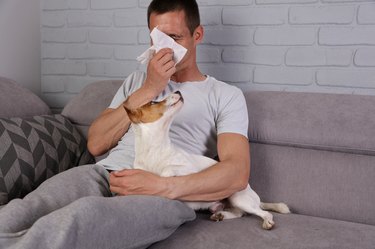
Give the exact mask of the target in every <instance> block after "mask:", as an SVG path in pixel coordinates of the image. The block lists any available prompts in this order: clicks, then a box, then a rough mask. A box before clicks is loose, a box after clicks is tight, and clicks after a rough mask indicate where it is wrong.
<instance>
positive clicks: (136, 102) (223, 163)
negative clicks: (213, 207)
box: [88, 1, 249, 201]
mask: <svg viewBox="0 0 375 249" xmlns="http://www.w3.org/2000/svg"><path fill="white" fill-rule="evenodd" d="M183 8H185V9H187V11H188V14H186V11H184V10H183ZM148 24H149V28H150V30H153V28H155V27H158V29H159V30H161V31H163V32H164V33H166V34H168V35H169V36H170V37H172V38H173V39H175V41H176V42H177V43H179V44H180V45H182V46H183V47H185V48H187V51H188V52H187V54H186V55H185V56H184V58H183V59H182V61H181V62H180V63H178V64H177V65H175V63H174V61H173V59H172V56H173V51H172V50H171V49H163V50H161V51H159V52H158V53H157V54H155V56H154V57H153V59H152V60H151V61H150V63H149V65H148V68H147V76H145V80H144V83H143V85H142V86H141V87H140V88H139V89H138V90H136V91H135V92H134V93H132V94H131V95H130V96H129V97H127V96H123V98H126V97H127V99H126V100H125V101H124V102H123V103H122V104H120V105H119V106H117V108H116V109H111V108H109V109H107V110H106V111H105V112H104V113H103V114H102V115H101V116H100V117H99V118H98V119H97V120H96V121H95V122H94V123H93V125H92V126H91V128H90V131H89V137H88V148H89V150H90V152H91V153H92V154H93V155H96V156H98V155H101V154H103V153H105V152H106V151H107V150H108V149H110V148H113V147H114V146H116V145H117V142H118V141H119V140H120V139H121V137H122V136H123V135H124V134H125V133H126V131H127V130H128V128H129V124H130V121H129V118H128V117H127V115H126V112H125V110H124V108H123V105H124V106H126V107H127V108H128V109H134V108H137V107H139V106H141V105H143V104H145V103H147V102H149V101H151V100H153V99H155V98H156V97H157V96H158V95H159V94H161V93H162V92H163V90H164V89H165V88H166V86H167V85H168V83H169V79H171V81H173V82H189V83H188V84H205V83H204V81H205V80H207V77H206V76H205V75H203V74H202V73H201V72H200V71H199V69H198V66H197V63H196V48H197V45H198V44H199V43H200V42H201V41H202V39H203V34H204V31H203V27H202V26H200V25H199V13H198V7H197V6H196V3H195V1H153V2H152V3H151V4H150V6H149V11H148ZM140 78H141V77H140ZM135 80H138V79H135ZM211 80H212V79H211ZM127 83H128V84H136V83H138V82H136V83H134V82H131V81H129V82H127ZM125 87H129V86H125ZM219 87H221V86H219ZM219 87H218V88H219ZM225 89H227V87H226V88H225ZM120 91H124V90H123V89H120ZM229 91H231V92H232V91H233V90H229ZM222 94H223V97H225V96H226V95H225V94H227V93H222ZM235 94H238V92H236V93H235ZM183 95H184V92H183ZM235 97H237V96H235ZM239 97H242V96H241V95H240V96H239ZM184 98H185V96H184ZM218 98H220V96H218ZM242 98H243V97H242ZM241 100H243V99H241ZM195 101H196V100H195ZM186 102H187V101H186ZM187 104H189V103H187ZM195 104H196V107H198V108H199V106H197V105H199V104H200V103H199V102H196V103H195ZM230 104H232V105H234V104H238V105H239V108H242V110H236V109H234V110H231V111H238V112H237V113H233V115H232V116H230V115H228V117H225V118H227V119H230V118H233V119H235V120H225V121H224V120H222V122H223V123H224V122H228V123H229V122H232V123H234V124H233V125H232V124H231V125H232V126H231V127H228V130H230V129H233V130H234V131H235V132H236V133H233V132H222V133H220V134H218V136H217V155H218V157H219V159H220V163H218V164H216V165H214V166H213V167H210V168H209V169H207V170H205V171H202V172H200V173H197V174H193V175H189V176H181V177H173V178H161V177H158V176H155V175H153V174H151V173H147V172H144V171H140V170H123V171H120V172H115V173H113V174H111V177H110V184H111V190H112V192H115V193H118V194H120V195H137V194H141V195H159V196H163V197H167V198H170V199H178V200H184V201H214V200H220V199H223V198H226V197H228V196H230V195H231V194H233V193H234V192H237V191H239V190H241V189H243V188H244V187H246V185H247V183H248V178H249V148H248V140H247V138H246V134H239V133H237V132H241V131H239V128H238V127H241V128H242V127H243V126H246V127H244V128H242V130H246V129H247V119H246V115H247V111H246V106H245V103H244V101H243V102H239V101H236V102H235V103H230ZM216 108H218V107H216ZM235 108H236V107H235ZM237 108H238V107H237ZM190 114H191V115H190V117H192V116H194V115H196V114H194V113H190ZM181 115H183V114H181ZM186 115H189V113H187V114H186ZM223 115H224V114H223ZM237 115H242V117H240V120H238V116H237ZM223 118H224V117H223ZM241 118H242V119H241ZM178 120H179V119H176V121H175V123H176V122H178ZM237 121H240V122H243V123H242V124H235V122H237ZM236 126H237V127H236ZM198 128H199V127H198ZM173 129H174V127H172V132H173ZM186 129H189V127H186ZM242 133H245V132H242ZM199 135H201V137H199V140H200V141H199V140H198V141H195V142H196V143H198V144H199V143H202V142H204V141H206V140H207V137H209V136H211V135H212V134H199ZM214 135H215V136H216V134H214ZM125 139H126V138H125ZM179 139H182V140H184V141H186V140H187V139H186V138H184V137H181V138H179ZM174 141H176V140H174ZM214 146H215V147H216V144H215V145H214ZM186 149H189V148H186ZM206 150H207V149H206V148H204V149H203V150H202V151H201V152H200V153H202V152H203V153H204V152H205V151H206ZM194 152H196V151H194ZM210 156H212V155H210ZM214 156H215V155H214ZM102 163H103V164H105V163H108V160H107V161H105V162H102ZM208 179H209V180H208Z"/></svg>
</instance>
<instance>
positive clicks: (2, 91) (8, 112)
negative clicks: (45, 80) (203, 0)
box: [0, 77, 51, 118]
mask: <svg viewBox="0 0 375 249" xmlns="http://www.w3.org/2000/svg"><path fill="white" fill-rule="evenodd" d="M50 113H51V110H50V108H49V107H48V106H47V105H46V104H45V103H44V102H43V101H42V100H41V99H40V98H39V97H38V96H36V95H35V94H34V93H32V92H31V91H29V90H28V89H26V88H24V87H22V86H20V85H18V84H17V83H16V82H14V81H12V80H10V79H6V78H2V77H0V117H2V118H10V117H32V116H36V115H44V114H50Z"/></svg>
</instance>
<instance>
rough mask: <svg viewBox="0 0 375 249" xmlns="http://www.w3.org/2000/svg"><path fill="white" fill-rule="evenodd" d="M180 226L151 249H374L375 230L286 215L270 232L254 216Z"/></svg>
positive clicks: (278, 218) (204, 217) (201, 219)
mask: <svg viewBox="0 0 375 249" xmlns="http://www.w3.org/2000/svg"><path fill="white" fill-rule="evenodd" d="M198 217H199V218H197V219H196V220H195V221H192V222H189V223H186V224H184V225H182V226H181V227H180V228H179V229H178V230H177V231H176V232H175V233H174V234H172V235H171V236H170V237H169V238H168V239H166V240H164V241H161V242H159V243H157V244H154V245H153V246H151V247H150V249H165V248H178V249H191V248H194V249H218V248H220V249H234V248H235V249H270V248H272V249H354V248H358V249H359V248H361V249H374V245H375V226H369V225H363V224H357V223H351V222H345V221H338V220H330V219H322V218H316V217H311V216H304V215H296V214H288V215H277V214H276V215H275V217H274V218H275V222H276V226H275V228H274V229H272V230H271V231H265V230H263V229H262V228H261V220H260V219H259V218H258V217H255V216H246V217H242V218H240V219H233V220H225V221H222V222H213V221H211V220H209V215H208V214H200V215H199V216H198Z"/></svg>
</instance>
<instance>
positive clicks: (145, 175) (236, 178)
mask: <svg viewBox="0 0 375 249" xmlns="http://www.w3.org/2000/svg"><path fill="white" fill-rule="evenodd" d="M217 146H218V154H219V158H220V162H219V163H217V164H215V165H213V166H211V167H210V168H208V169H205V170H203V171H201V172H198V173H195V174H191V175H187V176H177V177H165V178H164V177H159V176H157V175H154V174H152V173H150V172H145V171H142V170H123V171H120V172H114V173H112V174H111V175H110V184H111V191H112V192H115V193H118V194H120V195H159V196H163V197H167V198H170V199H178V200H183V201H216V200H221V199H224V198H226V197H229V196H231V195H232V194H233V193H235V192H238V191H240V190H242V189H244V188H245V187H246V186H247V184H248V180H249V174H250V154H249V142H248V140H247V138H246V137H244V136H242V135H239V134H235V133H223V134H220V135H219V136H218V145H217Z"/></svg>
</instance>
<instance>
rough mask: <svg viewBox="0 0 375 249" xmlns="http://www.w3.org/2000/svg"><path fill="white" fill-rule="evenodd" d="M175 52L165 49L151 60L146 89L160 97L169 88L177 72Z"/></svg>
mask: <svg viewBox="0 0 375 249" xmlns="http://www.w3.org/2000/svg"><path fill="white" fill-rule="evenodd" d="M175 64H176V63H175V62H174V60H173V50H172V49H171V48H163V49H161V50H160V51H159V52H157V53H156V54H155V55H154V57H153V58H152V59H151V60H150V62H149V63H148V67H147V78H146V80H145V83H144V87H145V88H148V89H150V90H151V91H152V92H154V94H155V96H157V95H159V94H160V93H161V92H162V91H163V90H164V89H165V87H166V86H167V84H168V81H169V79H170V78H171V76H172V75H173V74H174V73H175V72H176V68H175Z"/></svg>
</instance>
